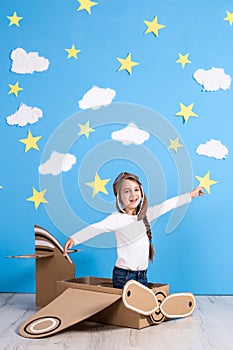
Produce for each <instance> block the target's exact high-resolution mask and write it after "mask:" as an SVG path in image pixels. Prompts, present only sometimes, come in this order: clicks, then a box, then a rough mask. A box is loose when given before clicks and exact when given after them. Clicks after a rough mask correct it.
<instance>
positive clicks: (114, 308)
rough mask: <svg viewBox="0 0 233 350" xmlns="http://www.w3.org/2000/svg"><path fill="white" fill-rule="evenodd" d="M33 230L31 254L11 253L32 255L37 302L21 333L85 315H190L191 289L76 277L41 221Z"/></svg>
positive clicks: (133, 322) (107, 319) (132, 321)
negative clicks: (115, 285)
mask: <svg viewBox="0 0 233 350" xmlns="http://www.w3.org/2000/svg"><path fill="white" fill-rule="evenodd" d="M34 230H35V254H28V255H19V256H12V257H11V258H35V259H36V305H37V306H39V307H42V308H41V309H40V310H39V311H37V312H36V313H35V314H34V315H32V316H31V317H30V318H29V319H28V320H27V321H26V322H24V323H23V324H22V326H21V327H20V330H19V332H20V334H21V335H22V336H24V337H27V338H40V337H45V336H48V335H52V334H54V333H57V332H59V331H61V330H63V329H65V328H67V327H69V326H71V325H73V324H76V323H78V322H80V321H83V320H86V319H88V320H89V321H94V322H101V323H107V324H112V325H117V326H125V327H130V328H136V329H141V328H144V327H148V326H150V325H153V324H159V323H161V322H163V321H164V320H166V319H167V318H177V317H186V316H189V315H191V313H192V312H193V311H194V309H195V306H196V300H195V297H194V296H193V294H192V293H177V294H171V295H169V286H168V285H167V284H155V283H149V285H148V287H145V286H143V285H142V284H141V283H139V282H137V281H134V280H131V281H128V282H127V283H126V284H125V286H124V288H123V289H118V288H113V286H112V279H110V278H99V277H81V278H75V277H74V276H75V267H74V264H73V262H72V260H71V258H70V257H69V255H66V256H64V255H63V247H62V245H61V244H60V243H59V242H58V241H57V240H56V239H55V238H54V237H53V236H52V235H51V234H50V233H49V232H48V231H46V230H45V229H43V228H42V227H39V226H34ZM75 251H78V250H75V249H73V250H70V251H69V253H71V252H75Z"/></svg>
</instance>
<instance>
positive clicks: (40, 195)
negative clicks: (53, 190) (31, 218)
mask: <svg viewBox="0 0 233 350" xmlns="http://www.w3.org/2000/svg"><path fill="white" fill-rule="evenodd" d="M46 191H47V190H43V191H41V192H38V191H37V190H36V189H35V188H34V187H32V193H33V196H32V197H29V198H27V199H26V200H27V201H30V202H34V204H35V208H36V209H37V208H38V207H39V205H40V203H48V201H47V200H46V199H45V198H44V195H45V192H46Z"/></svg>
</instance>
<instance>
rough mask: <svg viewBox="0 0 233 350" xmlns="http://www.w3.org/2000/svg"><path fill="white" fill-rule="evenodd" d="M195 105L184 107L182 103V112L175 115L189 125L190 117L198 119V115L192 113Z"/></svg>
mask: <svg viewBox="0 0 233 350" xmlns="http://www.w3.org/2000/svg"><path fill="white" fill-rule="evenodd" d="M193 106H194V103H191V104H190V105H189V106H185V105H183V103H181V102H180V108H181V110H180V111H179V112H177V113H176V114H175V115H177V116H179V117H183V118H184V122H185V123H187V122H188V120H189V118H190V117H197V114H196V113H194V112H193V111H192V109H193Z"/></svg>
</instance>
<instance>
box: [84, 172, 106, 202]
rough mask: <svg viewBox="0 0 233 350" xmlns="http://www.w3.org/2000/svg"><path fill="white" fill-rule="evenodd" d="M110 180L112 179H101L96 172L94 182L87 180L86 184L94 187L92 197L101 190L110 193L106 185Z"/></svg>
mask: <svg viewBox="0 0 233 350" xmlns="http://www.w3.org/2000/svg"><path fill="white" fill-rule="evenodd" d="M109 181H110V179H105V180H101V178H100V177H99V175H98V173H96V174H95V180H94V181H93V182H87V183H86V185H87V186H89V187H91V188H93V192H92V197H95V195H96V194H97V193H99V192H103V193H105V194H108V192H107V190H106V188H105V185H106V184H107V183H108V182H109Z"/></svg>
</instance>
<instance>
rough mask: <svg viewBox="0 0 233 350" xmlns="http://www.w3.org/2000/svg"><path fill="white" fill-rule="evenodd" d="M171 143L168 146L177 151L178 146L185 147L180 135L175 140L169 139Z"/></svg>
mask: <svg viewBox="0 0 233 350" xmlns="http://www.w3.org/2000/svg"><path fill="white" fill-rule="evenodd" d="M169 142H170V145H169V146H168V149H173V150H174V151H175V152H177V150H178V148H180V147H184V145H182V144H181V143H179V137H177V138H176V139H175V140H172V139H169Z"/></svg>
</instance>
